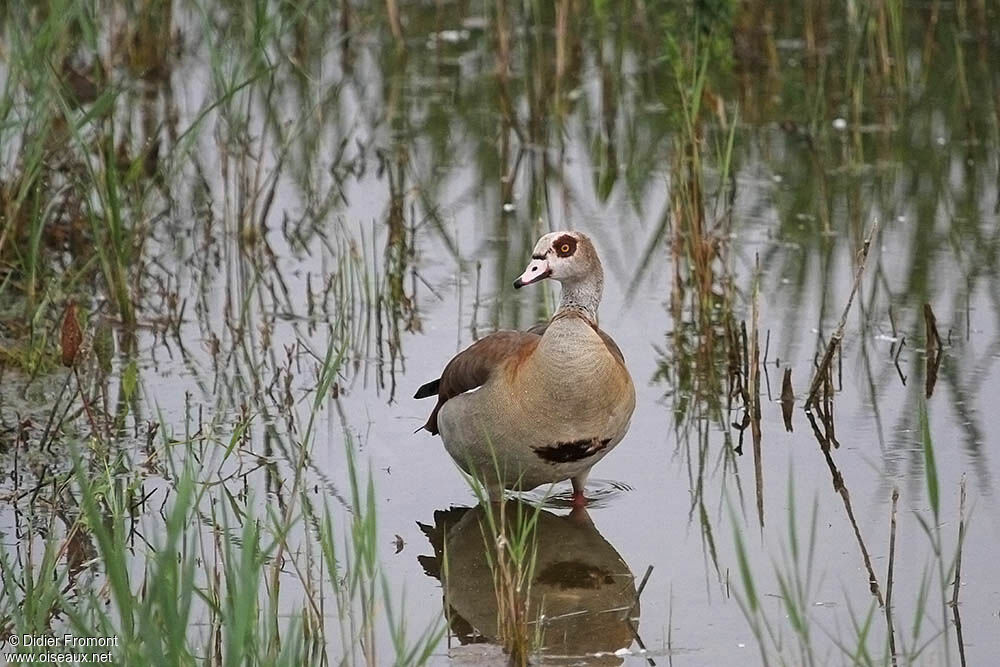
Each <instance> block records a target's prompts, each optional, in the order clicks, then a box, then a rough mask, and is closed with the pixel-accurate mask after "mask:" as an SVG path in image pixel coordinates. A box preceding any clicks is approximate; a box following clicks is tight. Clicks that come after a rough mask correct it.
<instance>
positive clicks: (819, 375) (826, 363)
mask: <svg viewBox="0 0 1000 667" xmlns="http://www.w3.org/2000/svg"><path fill="white" fill-rule="evenodd" d="M877 232H878V218H875V220H873V221H872V228H871V229H870V230H869V231H868V237H867V238H866V239H865V243H864V245H863V246H861V250H860V251H859V252H858V268H857V270H856V271H855V272H854V285H853V286H852V287H851V295H850V297H848V299H847V305H846V306H844V312H843V313H841V315H840V324H838V325H837V330H836V331H835V332H834V333H833V336H831V337H830V342H829V343H827V346H826V351H825V352H824V353H823V360H822V361H821V362H820V365H819V368H817V369H816V374H815V375H814V376H813V379H812V382H811V383H810V385H809V394H808V398H806V404H805V407H806V409H809V408H811V407H812V406H813V404H814V403H815V402H816V397H817V395H818V393H819V390H820V388H821V387H822V386H823V377H824V376H825V375H826V374H827V373H829V372H830V364H831V362H832V361H833V353H834V352H835V351H836V349H837V347H838V346H839V345H840V341H841V340H843V338H844V327H846V326H847V316H848V314H849V313H850V312H851V306H852V305H853V304H854V295H855V294H857V293H858V288H859V287H861V276H862V275H864V272H865V262H866V261H867V260H868V252H869V251H870V250H871V245H872V240H873V239H874V238H875V234H876V233H877Z"/></svg>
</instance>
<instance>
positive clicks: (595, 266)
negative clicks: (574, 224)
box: [514, 231, 604, 324]
mask: <svg viewBox="0 0 1000 667" xmlns="http://www.w3.org/2000/svg"><path fill="white" fill-rule="evenodd" d="M546 278H551V279H553V280H555V281H557V282H559V283H560V284H561V285H562V297H561V299H560V304H559V310H560V311H564V310H573V311H577V312H579V313H581V314H582V315H584V316H585V317H586V318H587V319H589V320H590V321H591V322H593V323H595V324H596V323H597V307H598V306H599V305H600V303H601V294H602V293H603V291H604V269H603V268H601V260H600V259H598V257H597V250H596V249H595V248H594V244H593V243H592V242H591V240H590V237H588V236H587V235H586V234H582V233H580V232H569V231H565V232H552V233H551V234H546V235H545V236H543V237H542V238H540V239H538V243H536V244H535V248H534V249H533V250H532V251H531V263H530V264H528V268H526V269H525V270H524V273H522V274H521V275H520V276H518V278H517V280H515V281H514V288H515V289H520V288H521V287H524V286H525V285H531V284H533V283H537V282H540V281H542V280H545V279H546Z"/></svg>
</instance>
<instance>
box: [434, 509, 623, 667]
mask: <svg viewBox="0 0 1000 667" xmlns="http://www.w3.org/2000/svg"><path fill="white" fill-rule="evenodd" d="M506 502H507V507H506V508H505V512H504V515H505V517H506V519H505V520H506V521H507V524H508V527H510V526H511V525H512V523H513V522H514V521H515V520H516V519H515V517H517V516H518V515H519V513H520V512H526V513H534V512H536V511H537V515H538V516H537V524H536V527H535V538H536V546H537V552H536V558H535V567H534V573H533V577H532V580H531V592H530V595H529V599H528V613H527V618H528V622H529V623H530V624H532V626H533V629H537V630H540V632H538V633H535V632H533V634H536V635H539V636H540V639H541V646H540V649H541V650H542V651H543V652H544V654H545V656H546V662H550V661H558V660H559V658H563V657H565V658H573V662H574V663H576V664H578V663H579V661H580V659H581V658H585V659H586V664H620V663H621V658H620V657H618V656H616V655H614V652H615V651H618V650H620V649H623V648H628V647H629V646H631V645H632V643H633V640H635V639H637V637H638V635H637V634H636V633H637V625H638V618H639V604H638V600H637V596H636V588H635V576H634V575H633V574H632V571H631V570H629V567H628V565H627V564H626V563H625V561H624V560H623V559H622V557H621V555H619V553H618V552H617V551H615V548H614V547H613V546H611V545H610V544H609V543H608V541H607V540H605V539H604V538H603V537H602V536H601V534H600V533H599V532H598V531H597V528H596V527H595V526H594V523H593V521H592V520H591V518H590V516H589V515H588V514H587V511H586V510H585V509H582V508H578V509H574V510H573V511H572V512H571V513H570V514H568V515H563V516H560V515H556V514H553V513H551V512H547V511H545V510H541V509H536V508H535V507H533V506H530V505H528V504H526V503H523V502H520V501H514V500H508V501H506ZM494 515H495V516H496V515H497V512H496V511H495V510H494ZM522 516H523V515H522ZM418 525H419V526H420V529H421V530H422V531H423V533H424V535H426V536H427V538H428V540H430V543H431V546H432V547H433V549H434V555H433V556H419V560H420V564H421V565H422V566H423V568H424V572H426V573H427V575H429V576H432V577H434V578H435V579H438V580H439V581H440V582H441V585H442V589H443V592H444V605H445V613H446V615H447V617H448V621H449V625H450V629H451V632H452V634H453V636H454V637H455V638H457V639H458V641H459V642H460V643H461V644H462V645H467V644H475V643H496V642H497V641H498V637H497V634H498V623H497V595H496V592H495V590H494V583H493V582H494V578H493V572H492V570H491V568H490V559H489V558H488V557H487V553H486V549H487V546H486V544H487V543H486V539H485V538H484V536H488V535H490V530H489V528H488V525H489V524H488V523H487V514H486V510H485V509H484V508H483V507H476V508H469V507H452V508H450V509H447V510H438V511H436V512H434V524H433V525H426V524H422V523H418ZM491 542H492V540H491ZM491 548H492V549H496V547H495V546H493V545H491ZM445 553H447V558H448V565H447V567H444V566H443V562H442V561H443V557H444V554H445ZM539 617H541V627H540V628H539V627H538V626H537V625H536V624H538V623H539Z"/></svg>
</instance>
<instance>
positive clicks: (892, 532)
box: [885, 488, 899, 667]
mask: <svg viewBox="0 0 1000 667" xmlns="http://www.w3.org/2000/svg"><path fill="white" fill-rule="evenodd" d="M898 503H899V489H896V488H894V489H893V490H892V512H891V514H890V515H889V571H888V573H887V574H886V577H885V624H886V626H887V627H888V628H889V656H890V658H891V660H892V664H893V667H895V665H896V635H895V630H894V628H893V625H892V573H893V569H894V567H895V564H896V505H897V504H898Z"/></svg>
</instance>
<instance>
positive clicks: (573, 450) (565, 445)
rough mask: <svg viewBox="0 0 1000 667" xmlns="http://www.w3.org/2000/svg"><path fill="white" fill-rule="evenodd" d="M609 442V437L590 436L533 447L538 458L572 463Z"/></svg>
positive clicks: (588, 455)
mask: <svg viewBox="0 0 1000 667" xmlns="http://www.w3.org/2000/svg"><path fill="white" fill-rule="evenodd" d="M610 442H611V438H605V439H604V440H598V439H597V438H590V439H588V440H571V441H569V442H557V443H555V444H552V445H544V446H542V447H535V448H534V450H535V453H536V454H538V456H539V458H541V459H544V460H546V461H548V462H549V463H572V462H573V461H580V460H582V459H585V458H588V457H591V456H593V455H594V454H597V453H598V452H600V451H602V450H603V449H604V448H605V447H607V446H608V443H610Z"/></svg>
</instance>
